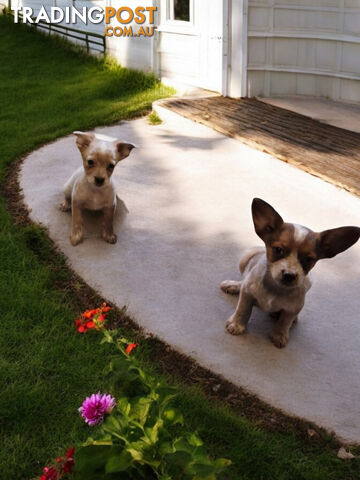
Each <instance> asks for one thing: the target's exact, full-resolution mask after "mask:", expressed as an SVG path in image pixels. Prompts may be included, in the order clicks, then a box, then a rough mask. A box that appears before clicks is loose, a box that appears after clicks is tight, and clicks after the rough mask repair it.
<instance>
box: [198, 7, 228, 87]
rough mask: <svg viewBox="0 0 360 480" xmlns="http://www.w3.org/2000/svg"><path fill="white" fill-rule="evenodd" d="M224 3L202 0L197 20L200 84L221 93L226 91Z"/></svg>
mask: <svg viewBox="0 0 360 480" xmlns="http://www.w3.org/2000/svg"><path fill="white" fill-rule="evenodd" d="M195 1H196V0H195ZM225 4H226V0H204V3H203V5H202V8H201V12H200V14H201V16H200V20H199V28H200V42H201V47H200V50H201V53H200V62H201V84H202V87H203V88H207V89H208V90H214V91H216V92H221V93H226V91H225V83H226V75H225V72H226V68H227V65H226V59H227V57H226V53H227V52H226V49H227V42H226V28H225V27H226V25H224V18H225V13H226V12H225V11H224V8H225V7H226V5H225Z"/></svg>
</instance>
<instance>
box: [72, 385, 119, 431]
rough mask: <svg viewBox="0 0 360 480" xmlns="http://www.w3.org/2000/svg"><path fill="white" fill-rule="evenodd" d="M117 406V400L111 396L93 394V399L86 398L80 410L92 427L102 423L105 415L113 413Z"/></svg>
mask: <svg viewBox="0 0 360 480" xmlns="http://www.w3.org/2000/svg"><path fill="white" fill-rule="evenodd" d="M115 405H116V402H115V398H113V397H112V396H111V395H106V394H103V395H102V394H101V393H100V392H98V393H93V394H92V395H91V397H86V398H85V400H84V402H83V404H82V406H81V407H80V408H79V412H80V413H81V416H82V417H83V418H85V422H86V423H87V424H89V425H90V426H91V427H92V426H94V425H97V424H98V423H101V422H102V421H103V420H104V417H105V414H107V413H111V412H112V411H113V409H114V407H115Z"/></svg>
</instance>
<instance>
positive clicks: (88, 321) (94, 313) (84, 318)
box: [75, 303, 111, 333]
mask: <svg viewBox="0 0 360 480" xmlns="http://www.w3.org/2000/svg"><path fill="white" fill-rule="evenodd" d="M109 310H111V308H110V307H109V306H107V305H106V303H103V304H102V306H101V307H99V308H94V309H92V310H86V311H85V312H83V313H82V314H81V315H80V317H79V318H78V319H77V320H75V326H76V327H77V331H78V332H80V333H86V332H87V331H88V330H91V329H93V328H95V329H96V330H100V329H101V328H102V324H103V322H104V320H105V318H106V312H108V311H109Z"/></svg>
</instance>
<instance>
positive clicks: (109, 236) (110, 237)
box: [102, 233, 117, 244]
mask: <svg viewBox="0 0 360 480" xmlns="http://www.w3.org/2000/svg"><path fill="white" fill-rule="evenodd" d="M102 238H103V239H104V240H105V242H107V243H111V244H114V243H116V242H117V236H116V235H115V233H112V234H108V233H103V235H102Z"/></svg>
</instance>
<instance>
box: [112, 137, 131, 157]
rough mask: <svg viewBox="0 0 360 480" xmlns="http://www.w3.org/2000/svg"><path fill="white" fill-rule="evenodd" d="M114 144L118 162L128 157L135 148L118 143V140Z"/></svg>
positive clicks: (129, 144)
mask: <svg viewBox="0 0 360 480" xmlns="http://www.w3.org/2000/svg"><path fill="white" fill-rule="evenodd" d="M114 144H115V150H116V156H117V161H118V162H120V160H123V159H124V158H126V157H128V156H129V155H130V152H131V150H132V149H133V148H136V147H135V145H133V144H132V143H126V142H119V141H118V140H116V141H115V142H114Z"/></svg>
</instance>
